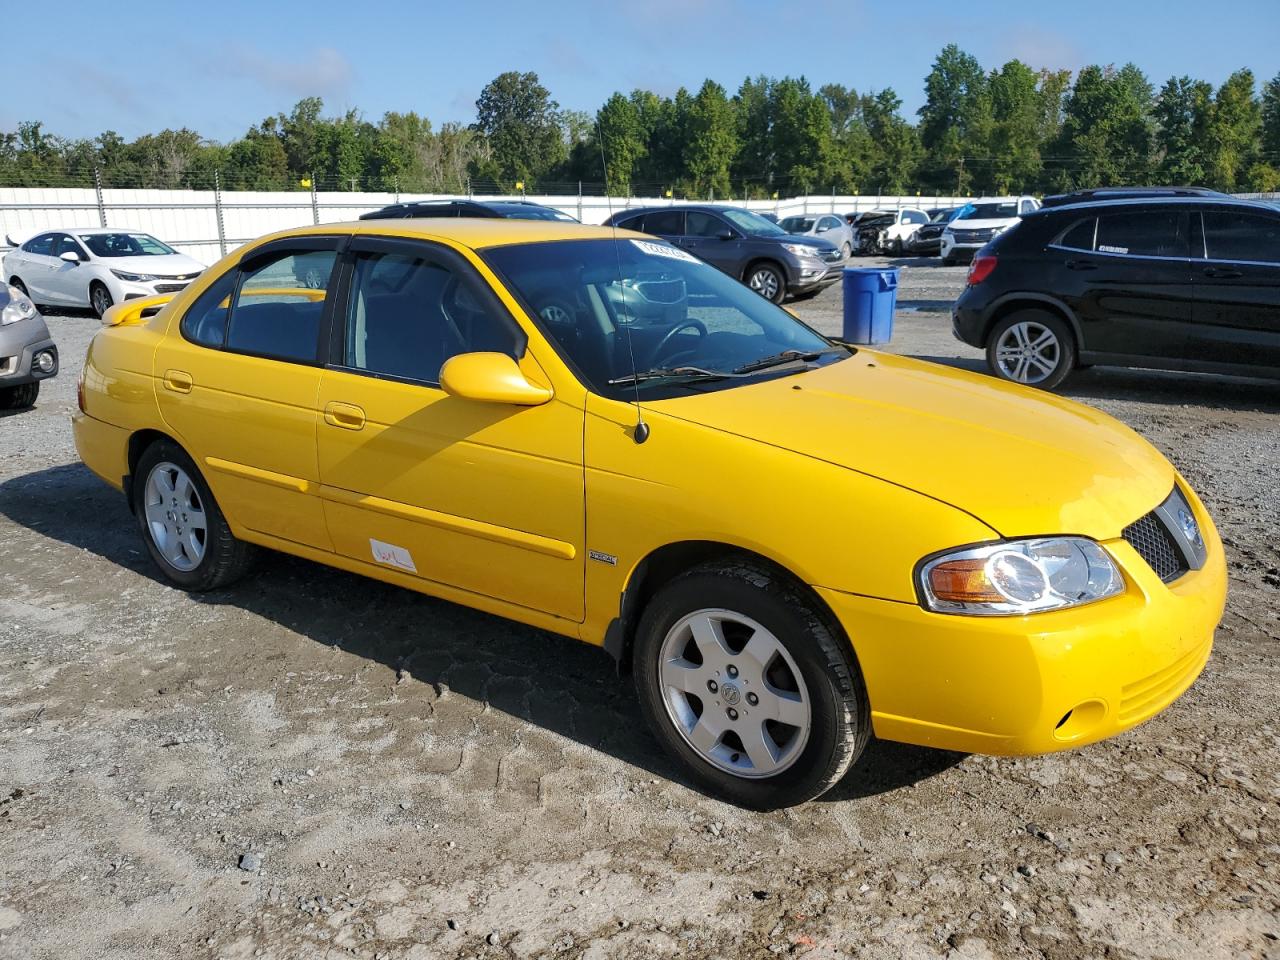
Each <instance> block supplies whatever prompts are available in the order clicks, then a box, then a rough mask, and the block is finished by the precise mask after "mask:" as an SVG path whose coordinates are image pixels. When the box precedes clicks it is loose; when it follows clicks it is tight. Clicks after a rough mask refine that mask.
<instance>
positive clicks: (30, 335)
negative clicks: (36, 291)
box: [0, 316, 59, 387]
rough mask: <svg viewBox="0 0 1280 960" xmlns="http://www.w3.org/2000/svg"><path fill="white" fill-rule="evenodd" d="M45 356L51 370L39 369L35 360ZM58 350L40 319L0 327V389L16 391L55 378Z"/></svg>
mask: <svg viewBox="0 0 1280 960" xmlns="http://www.w3.org/2000/svg"><path fill="white" fill-rule="evenodd" d="M41 354H48V355H49V356H51V357H52V358H53V366H52V367H51V368H50V369H48V370H42V369H40V366H39V365H38V364H37V363H35V358H36V357H38V356H40V355H41ZM58 366H59V361H58V347H57V346H56V345H55V344H54V342H53V338H51V337H50V336H49V328H48V327H47V326H45V323H44V320H43V318H41V317H39V316H35V317H28V318H27V319H25V320H19V321H18V322H17V323H13V324H9V325H8V326H4V327H0V387H18V386H22V385H23V384H26V383H34V382H36V381H37V380H48V379H49V378H50V377H56V376H57V375H58Z"/></svg>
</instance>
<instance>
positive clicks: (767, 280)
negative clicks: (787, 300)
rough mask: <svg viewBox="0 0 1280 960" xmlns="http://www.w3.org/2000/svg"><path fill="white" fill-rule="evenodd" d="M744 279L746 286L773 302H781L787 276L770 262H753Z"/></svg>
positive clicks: (785, 291) (785, 288) (784, 292)
mask: <svg viewBox="0 0 1280 960" xmlns="http://www.w3.org/2000/svg"><path fill="white" fill-rule="evenodd" d="M744 279H745V281H746V284H747V286H748V287H750V288H751V289H752V290H754V291H755V292H756V293H758V294H760V296H762V297H764V298H765V299H766V300H771V301H772V302H774V303H781V302H782V299H783V298H784V297H785V296H786V295H787V278H786V277H785V276H784V275H783V273H782V271H781V270H779V269H778V268H777V267H776V266H774V265H773V264H772V263H767V262H759V263H753V264H752V265H751V266H750V267H748V268H747V273H746V276H745V278H744Z"/></svg>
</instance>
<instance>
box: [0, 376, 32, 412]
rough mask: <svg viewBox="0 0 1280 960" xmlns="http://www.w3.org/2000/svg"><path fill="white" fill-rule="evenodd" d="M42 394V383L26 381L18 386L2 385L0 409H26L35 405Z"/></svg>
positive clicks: (0, 389) (0, 388)
mask: <svg viewBox="0 0 1280 960" xmlns="http://www.w3.org/2000/svg"><path fill="white" fill-rule="evenodd" d="M38 396H40V384H39V382H36V383H24V384H21V385H19V386H16V387H0V410H25V409H26V408H27V407H34V406H35V403H36V397H38Z"/></svg>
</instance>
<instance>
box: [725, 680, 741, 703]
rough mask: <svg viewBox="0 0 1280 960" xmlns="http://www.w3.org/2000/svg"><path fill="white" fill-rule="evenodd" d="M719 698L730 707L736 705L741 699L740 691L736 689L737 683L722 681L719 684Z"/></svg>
mask: <svg viewBox="0 0 1280 960" xmlns="http://www.w3.org/2000/svg"><path fill="white" fill-rule="evenodd" d="M720 699H721V700H723V701H724V702H725V703H727V704H728V705H729V706H731V707H736V706H737V705H738V702H739V701H740V700H741V699H742V691H741V690H739V689H738V687H737V684H733V683H723V684H721V685H720Z"/></svg>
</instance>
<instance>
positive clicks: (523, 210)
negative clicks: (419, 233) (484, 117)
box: [360, 200, 578, 223]
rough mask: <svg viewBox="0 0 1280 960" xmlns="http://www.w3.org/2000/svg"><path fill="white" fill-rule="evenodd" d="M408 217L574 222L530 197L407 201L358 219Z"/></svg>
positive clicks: (396, 218) (575, 221) (397, 218)
mask: <svg viewBox="0 0 1280 960" xmlns="http://www.w3.org/2000/svg"><path fill="white" fill-rule="evenodd" d="M407 217H482V218H484V217H488V218H493V217H509V218H511V219H512V220H560V221H564V222H567V223H577V222H578V221H577V218H575V217H571V216H569V215H568V214H567V213H564V212H563V211H561V210H557V209H555V208H554V207H544V206H543V205H542V204H540V203H533V202H532V201H529V200H483V201H481V200H409V201H407V202H405V203H393V204H391V205H390V206H388V207H383V208H382V209H381V210H370V211H369V212H368V213H362V214H360V219H361V220H402V219H405V218H407Z"/></svg>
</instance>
